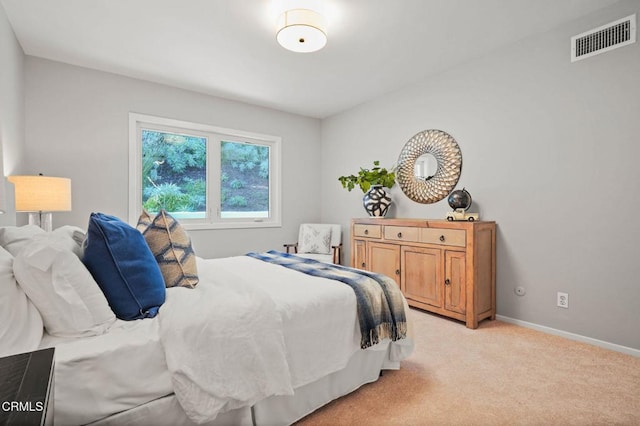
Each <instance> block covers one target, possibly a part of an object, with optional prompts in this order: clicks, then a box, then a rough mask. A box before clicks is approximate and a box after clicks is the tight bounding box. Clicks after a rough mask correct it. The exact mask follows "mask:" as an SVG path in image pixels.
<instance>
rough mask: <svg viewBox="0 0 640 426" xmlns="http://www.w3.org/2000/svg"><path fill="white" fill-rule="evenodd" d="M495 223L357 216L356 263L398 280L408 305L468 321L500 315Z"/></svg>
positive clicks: (470, 324) (353, 247)
mask: <svg viewBox="0 0 640 426" xmlns="http://www.w3.org/2000/svg"><path fill="white" fill-rule="evenodd" d="M495 246H496V224H495V222H485V221H474V222H449V221H446V220H424V219H384V220H380V219H375V218H365V219H353V220H352V221H351V266H352V267H355V268H360V269H365V270H368V271H372V272H378V273H381V274H385V275H388V276H390V277H392V278H394V279H395V280H396V282H397V283H398V286H399V287H400V290H402V293H403V294H404V296H405V298H406V299H407V302H408V303H409V306H413V307H416V308H420V309H424V310H425V311H430V312H435V313H437V314H440V315H444V316H447V317H450V318H455V319H457V320H460V321H464V322H465V323H466V325H467V327H468V328H477V327H478V322H480V321H481V320H483V319H485V318H489V319H495V317H496V289H495V288H496V287H495V277H496V251H495Z"/></svg>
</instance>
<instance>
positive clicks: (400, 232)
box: [384, 226, 420, 242]
mask: <svg viewBox="0 0 640 426" xmlns="http://www.w3.org/2000/svg"><path fill="white" fill-rule="evenodd" d="M419 235H420V228H414V227H411V226H385V227H384V239H385V240H395V241H413V242H417V241H420V239H419Z"/></svg>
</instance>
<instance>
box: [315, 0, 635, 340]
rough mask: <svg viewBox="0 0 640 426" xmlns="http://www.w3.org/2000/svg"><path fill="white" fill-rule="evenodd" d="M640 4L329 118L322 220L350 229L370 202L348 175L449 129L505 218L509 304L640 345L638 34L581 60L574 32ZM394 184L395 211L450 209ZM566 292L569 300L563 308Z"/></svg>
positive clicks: (502, 299)
mask: <svg viewBox="0 0 640 426" xmlns="http://www.w3.org/2000/svg"><path fill="white" fill-rule="evenodd" d="M638 6H639V3H638V2H637V1H624V2H620V3H618V4H616V5H615V6H614V7H611V8H608V9H605V10H604V11H602V12H600V13H597V14H594V15H591V16H589V17H587V18H584V19H581V20H579V21H575V22H572V23H570V24H568V25H564V26H562V27H561V28H558V29H556V30H554V31H551V32H548V33H545V34H542V35H539V36H535V37H532V38H528V39H526V40H523V41H521V42H518V43H516V44H514V45H512V46H510V47H509V48H505V49H502V50H499V51H497V52H494V53H493V54H491V55H488V56H485V57H482V58H480V59H477V60H473V61H471V62H468V63H465V64H463V65H461V66H458V67H456V68H454V69H451V70H449V71H448V72H445V73H442V74H440V75H438V76H435V77H433V78H428V79H426V80H425V81H424V82H422V83H420V84H416V85H413V86H411V87H407V88H405V89H404V90H401V91H397V92H395V93H392V94H390V95H388V96H384V97H382V98H379V99H376V100H374V101H372V102H369V103H367V104H364V105H361V106H359V107H357V108H355V109H353V110H350V111H348V112H345V113H342V114H339V115H337V116H334V117H331V118H329V119H326V120H324V121H323V123H322V157H321V158H322V163H323V168H322V199H323V202H322V207H323V211H322V219H323V221H326V222H336V223H342V224H343V226H345V227H347V226H349V223H350V219H351V218H353V217H361V216H363V215H364V214H365V213H364V210H363V209H362V206H361V196H362V193H361V192H360V191H359V190H358V192H356V191H352V192H351V193H349V192H347V191H346V190H343V189H342V188H341V186H340V184H339V182H338V181H337V177H338V176H340V175H344V174H350V173H353V172H355V171H357V170H358V167H360V166H367V165H371V162H372V161H373V160H380V161H381V163H382V164H383V165H385V166H387V167H389V166H391V165H393V164H394V162H395V161H396V160H397V157H398V154H399V153H400V150H401V149H402V147H403V145H404V144H405V142H406V141H407V140H409V139H410V138H411V137H412V136H413V135H414V134H415V133H417V132H419V131H421V130H426V129H432V128H435V129H441V130H444V131H446V132H449V133H450V134H451V135H453V137H454V138H456V140H457V141H458V143H459V144H460V147H461V149H462V155H463V167H462V176H461V179H460V181H459V184H458V187H459V188H462V187H466V188H467V190H469V192H470V193H471V194H472V196H473V199H474V202H475V203H476V204H477V206H476V207H477V208H478V209H479V210H480V214H481V218H484V219H486V220H494V221H496V222H497V226H498V238H497V308H498V314H500V315H504V316H507V317H511V318H515V319H519V320H522V321H528V322H532V323H535V324H539V325H544V326H547V327H551V328H555V329H559V330H564V331H568V332H571V333H576V334H579V335H582V336H587V337H591V338H594V339H599V340H604V341H607V342H611V343H615V344H619V345H623V346H627V347H630V348H635V349H640V332H639V331H638V330H640V308H639V305H638V303H639V301H640V259H639V257H638V254H639V253H640V249H639V248H638V244H639V239H640V221H638V220H637V219H636V218H635V216H636V215H637V214H638V212H640V196H639V194H640V191H639V189H640V167H638V161H639V159H640V143H639V139H638V137H639V135H640V43H636V44H634V45H630V46H626V47H623V48H620V49H617V50H614V51H612V52H609V53H606V54H603V55H599V56H596V57H593V58H590V59H587V60H583V61H579V62H576V63H570V61H569V46H570V42H569V40H570V37H571V36H572V35H575V34H578V33H581V32H583V31H586V30H589V29H591V28H594V27H597V26H600V25H603V24H606V23H608V22H611V21H613V20H615V19H618V18H622V17H624V16H627V15H629V14H631V13H638V12H640V7H638ZM639 16H640V14H639ZM443 42H446V40H443ZM425 54H428V52H425ZM398 66H401V67H402V66H411V64H398ZM392 193H393V198H394V203H395V208H394V210H393V211H392V212H391V213H392V216H393V217H417V218H443V217H444V214H445V212H447V211H448V210H449V206H448V205H447V204H446V201H441V202H438V203H436V204H432V205H421V204H418V203H415V202H413V201H411V200H409V199H408V198H407V197H405V196H404V195H403V194H402V192H401V191H400V189H399V188H398V187H397V185H396V187H394V188H393V191H392ZM337 206H339V208H337ZM346 249H347V251H346V252H347V253H349V247H348V246H347V247H346ZM347 259H348V255H347ZM517 286H524V287H525V289H526V291H527V294H526V295H525V296H523V297H519V296H517V295H516V294H515V293H514V288H515V287H517ZM558 291H563V292H568V293H569V302H570V306H569V309H562V308H558V307H556V293H557V292H558Z"/></svg>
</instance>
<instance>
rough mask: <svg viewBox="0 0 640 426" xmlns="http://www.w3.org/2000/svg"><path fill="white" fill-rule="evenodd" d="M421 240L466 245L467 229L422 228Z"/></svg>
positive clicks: (431, 242)
mask: <svg viewBox="0 0 640 426" xmlns="http://www.w3.org/2000/svg"><path fill="white" fill-rule="evenodd" d="M420 242H421V243H428V244H443V245H447V246H459V247H465V246H466V245H467V241H466V231H464V230H463V229H434V228H421V229H420Z"/></svg>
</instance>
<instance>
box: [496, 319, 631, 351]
mask: <svg viewBox="0 0 640 426" xmlns="http://www.w3.org/2000/svg"><path fill="white" fill-rule="evenodd" d="M496 319H498V320H500V321H504V322H508V323H510V324H515V325H519V326H522V327H526V328H531V329H533V330H537V331H542V332H543V333H547V334H553V335H556V336H560V337H564V338H566V339H569V340H575V341H577V342H582V343H588V344H590V345H594V346H600V347H601V348H605V349H610V350H612V351H616V352H621V353H623V354H627V355H632V356H635V357H638V358H640V350H639V349H634V348H629V347H626V346H622V345H617V344H615V343H610V342H605V341H603V340H598V339H593V338H591V337H586V336H581V335H580V334H575V333H569V332H568V331H563V330H558V329H555V328H551V327H546V326H544V325H538V324H534V323H532V322H527V321H522V320H519V319H515V318H510V317H505V316H504V315H496Z"/></svg>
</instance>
